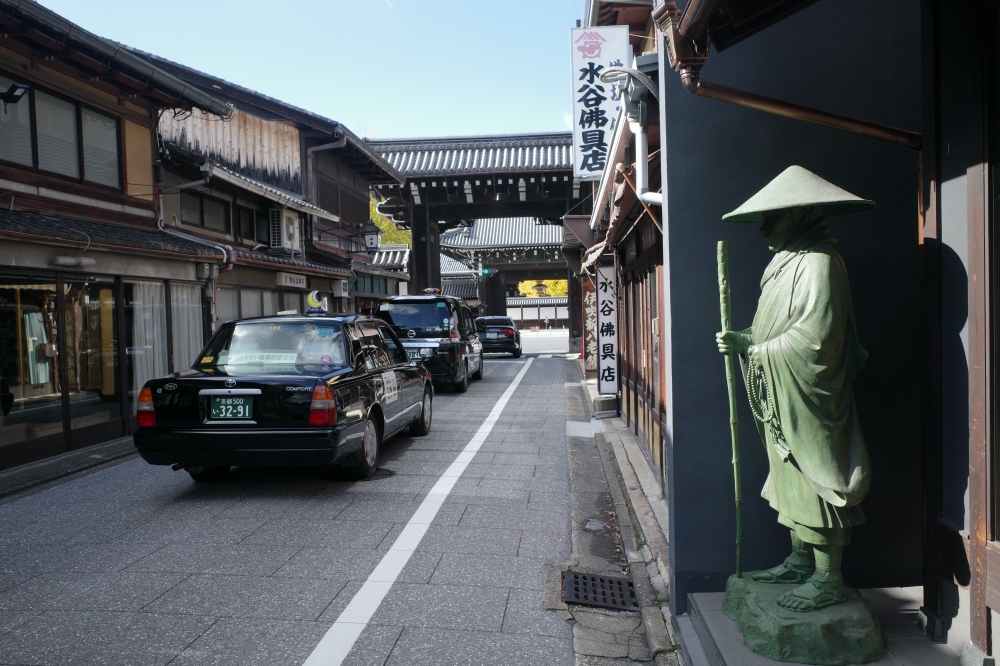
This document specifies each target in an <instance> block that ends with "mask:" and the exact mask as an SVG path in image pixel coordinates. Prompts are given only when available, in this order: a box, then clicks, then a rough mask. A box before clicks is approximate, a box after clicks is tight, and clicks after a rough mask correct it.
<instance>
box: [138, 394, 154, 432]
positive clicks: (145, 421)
mask: <svg viewBox="0 0 1000 666" xmlns="http://www.w3.org/2000/svg"><path fill="white" fill-rule="evenodd" d="M135 421H136V425H137V426H139V427H140V428H155V427H156V411H155V410H154V409H153V392H152V391H150V390H149V387H148V386H145V387H143V389H142V390H141V391H139V402H137V403H136V405H135Z"/></svg>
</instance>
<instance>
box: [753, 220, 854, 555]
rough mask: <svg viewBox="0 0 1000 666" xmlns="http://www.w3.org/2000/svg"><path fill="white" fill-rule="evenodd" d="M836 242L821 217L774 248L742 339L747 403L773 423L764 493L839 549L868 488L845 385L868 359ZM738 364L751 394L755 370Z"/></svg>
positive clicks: (811, 535)
mask: <svg viewBox="0 0 1000 666" xmlns="http://www.w3.org/2000/svg"><path fill="white" fill-rule="evenodd" d="M834 243H836V241H835V240H834V239H833V238H831V237H830V236H829V232H828V229H827V226H826V223H825V221H824V220H820V221H819V222H818V223H815V224H813V225H811V227H810V228H809V229H808V230H806V232H805V233H804V234H802V235H801V236H800V237H799V239H798V240H797V241H794V242H793V243H792V244H791V245H790V247H789V248H788V249H787V250H785V251H782V252H778V253H777V254H776V255H775V257H774V259H773V260H772V261H771V263H770V264H769V265H768V267H767V270H766V271H765V272H764V277H763V278H762V280H761V295H760V301H759V303H758V306H757V313H756V315H755V316H754V320H753V326H752V327H751V328H750V329H749V330H747V331H743V332H742V333H743V335H744V337H745V338H746V339H747V341H748V342H749V343H751V344H752V345H753V348H752V349H753V354H754V357H755V358H756V359H757V363H758V364H759V366H760V368H762V370H763V376H764V378H765V382H764V383H761V382H760V381H759V379H758V384H757V386H758V390H757V391H750V392H749V393H750V399H751V402H754V401H755V399H756V400H757V401H758V403H759V402H764V403H765V404H763V405H761V404H758V405H757V408H758V409H756V410H755V411H757V413H761V412H760V411H759V410H760V409H761V408H763V409H764V413H766V412H767V410H768V409H772V410H773V412H774V414H775V416H776V422H777V423H776V426H777V427H775V428H771V427H769V426H767V425H765V424H761V423H759V422H758V423H757V426H758V429H759V431H760V434H761V438H762V440H763V441H764V442H765V448H766V449H767V457H768V462H769V464H770V473H769V475H768V477H767V481H766V482H765V484H764V489H763V491H761V496H762V497H764V499H766V500H767V501H768V502H769V503H770V504H771V506H772V507H773V508H774V509H775V510H777V512H778V516H779V517H778V520H779V522H780V523H781V524H783V525H786V526H788V527H790V528H791V529H793V530H794V531H795V532H796V534H797V535H798V536H799V537H800V538H802V539H803V540H804V541H806V542H807V543H813V544H830V545H844V544H845V543H846V542H847V541H848V540H849V538H850V530H849V529H845V528H850V527H851V526H853V525H858V524H861V523H863V522H864V520H865V516H864V512H863V511H862V509H861V505H860V502H861V500H862V499H864V497H865V495H866V494H867V493H868V488H869V485H870V482H871V475H870V469H869V467H870V465H869V459H868V451H867V449H866V448H865V441H864V437H863V436H862V434H861V426H860V424H859V422H858V414H857V408H856V407H855V404H854V392H853V390H852V387H851V381H852V379H853V377H854V372H855V371H856V370H858V369H860V368H861V366H862V365H863V364H864V361H865V358H866V357H867V355H868V354H867V352H865V350H864V349H862V348H861V345H860V344H859V342H858V339H857V333H856V330H855V325H854V306H853V303H852V299H851V290H850V285H849V283H848V280H847V269H846V267H845V266H844V261H843V259H842V258H841V256H840V254H838V253H837V251H836V250H835V249H834V247H833V245H834ZM741 360H742V361H743V366H744V371H745V373H746V378H747V383H748V388H749V384H750V382H751V381H753V378H754V376H755V372H754V371H753V369H751V368H748V365H747V364H748V362H749V361H748V359H747V358H746V357H743V358H741ZM756 376H757V377H758V378H759V374H757V375H756ZM765 391H766V392H769V393H770V396H771V398H770V400H768V398H767V397H766V395H765Z"/></svg>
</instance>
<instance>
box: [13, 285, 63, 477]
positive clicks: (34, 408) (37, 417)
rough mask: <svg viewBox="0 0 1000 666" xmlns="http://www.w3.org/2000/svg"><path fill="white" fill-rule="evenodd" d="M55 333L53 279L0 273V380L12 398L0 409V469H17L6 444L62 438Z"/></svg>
mask: <svg viewBox="0 0 1000 666" xmlns="http://www.w3.org/2000/svg"><path fill="white" fill-rule="evenodd" d="M59 329H60V326H59V317H57V316H56V280H55V276H54V275H51V276H48V275H45V276H17V275H4V274H0V375H2V376H3V379H4V381H5V382H6V383H7V385H8V386H9V387H10V392H11V393H13V394H14V401H13V405H12V406H11V407H10V410H9V411H8V413H7V414H2V410H0V467H10V466H11V465H14V464H18V462H17V461H16V460H12V459H9V458H10V457H11V456H13V455H14V454H13V451H15V450H16V448H15V447H11V448H8V447H9V445H14V444H18V443H19V442H25V441H27V440H32V439H36V438H39V437H45V436H47V435H61V434H62V431H63V421H62V396H61V393H62V387H61V386H60V385H59V368H58V359H57V356H58V347H57V341H58V337H59ZM29 455H30V454H29Z"/></svg>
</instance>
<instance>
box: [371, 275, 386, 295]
mask: <svg viewBox="0 0 1000 666" xmlns="http://www.w3.org/2000/svg"><path fill="white" fill-rule="evenodd" d="M372 291H374V292H375V293H377V294H384V293H386V292H385V278H384V277H377V276H373V277H372Z"/></svg>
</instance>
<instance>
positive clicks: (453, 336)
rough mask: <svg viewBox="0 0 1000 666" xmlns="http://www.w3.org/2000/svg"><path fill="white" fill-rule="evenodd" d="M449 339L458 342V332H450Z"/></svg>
mask: <svg viewBox="0 0 1000 666" xmlns="http://www.w3.org/2000/svg"><path fill="white" fill-rule="evenodd" d="M451 339H452V340H458V331H452V332H451Z"/></svg>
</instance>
